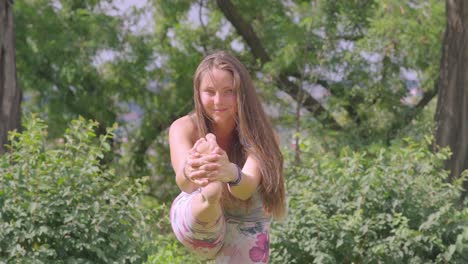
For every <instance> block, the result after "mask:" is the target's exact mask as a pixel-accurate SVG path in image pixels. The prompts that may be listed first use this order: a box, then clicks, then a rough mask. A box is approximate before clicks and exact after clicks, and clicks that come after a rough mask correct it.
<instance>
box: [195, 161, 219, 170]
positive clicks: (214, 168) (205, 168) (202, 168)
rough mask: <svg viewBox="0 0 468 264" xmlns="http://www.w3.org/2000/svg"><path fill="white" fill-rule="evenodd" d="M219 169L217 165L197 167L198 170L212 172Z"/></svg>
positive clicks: (210, 164)
mask: <svg viewBox="0 0 468 264" xmlns="http://www.w3.org/2000/svg"><path fill="white" fill-rule="evenodd" d="M219 168H221V165H219V164H217V163H208V164H204V165H202V166H200V167H199V169H200V170H204V171H214V170H217V169H219Z"/></svg>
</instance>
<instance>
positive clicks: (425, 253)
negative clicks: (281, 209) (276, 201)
mask: <svg viewBox="0 0 468 264" xmlns="http://www.w3.org/2000/svg"><path fill="white" fill-rule="evenodd" d="M429 142H430V139H428V138H426V140H425V142H424V143H415V142H411V141H410V140H407V141H406V142H405V143H403V144H397V145H395V146H393V147H389V148H374V149H377V150H376V151H373V150H372V149H370V150H368V151H362V152H352V151H350V150H349V149H345V150H343V151H342V152H341V155H339V156H338V157H333V156H321V157H315V158H311V159H310V160H309V161H308V162H307V163H308V164H307V165H304V164H303V165H302V166H305V167H303V168H300V167H299V166H296V167H290V171H289V172H288V173H287V175H288V181H287V183H288V197H289V198H288V199H289V216H288V218H287V219H286V221H285V222H283V223H279V224H278V223H276V224H275V225H274V226H273V235H272V238H273V241H272V245H271V248H272V256H271V259H272V262H273V263H467V262H468V209H467V208H465V207H464V204H462V203H461V202H460V192H461V182H462V179H459V180H457V181H456V182H454V183H453V184H449V183H447V182H446V178H447V176H448V173H447V172H446V171H444V170H443V169H441V168H442V166H441V164H442V160H444V159H445V158H446V157H447V156H448V153H447V152H446V151H445V152H441V153H436V154H434V153H432V152H431V151H430V147H429ZM465 176H466V174H465ZM465 205H466V204H465Z"/></svg>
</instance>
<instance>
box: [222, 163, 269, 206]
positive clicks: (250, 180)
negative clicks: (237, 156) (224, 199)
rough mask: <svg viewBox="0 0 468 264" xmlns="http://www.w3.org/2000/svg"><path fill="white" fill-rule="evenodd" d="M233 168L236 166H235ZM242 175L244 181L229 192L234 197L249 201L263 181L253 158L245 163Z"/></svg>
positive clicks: (232, 187) (231, 187)
mask: <svg viewBox="0 0 468 264" xmlns="http://www.w3.org/2000/svg"><path fill="white" fill-rule="evenodd" d="M233 166H236V165H234V164H233ZM234 168H235V173H236V174H237V168H236V167H234ZM241 173H242V180H241V181H240V183H239V185H236V186H230V187H229V191H230V192H231V194H232V195H233V196H234V197H236V198H238V199H241V200H247V199H249V198H250V197H251V196H252V195H253V194H254V192H255V191H256V190H257V187H258V185H259V184H260V182H261V179H262V177H261V173H260V169H259V167H258V163H257V160H255V159H254V158H253V157H251V156H249V157H247V161H246V162H245V164H244V167H243V168H242V170H241Z"/></svg>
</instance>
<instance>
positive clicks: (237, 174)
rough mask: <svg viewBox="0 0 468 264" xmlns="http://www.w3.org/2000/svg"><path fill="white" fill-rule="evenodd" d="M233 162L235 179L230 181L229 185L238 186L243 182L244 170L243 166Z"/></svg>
mask: <svg viewBox="0 0 468 264" xmlns="http://www.w3.org/2000/svg"><path fill="white" fill-rule="evenodd" d="M231 164H232V167H233V171H234V173H233V175H234V176H233V180H231V181H229V182H228V184H229V186H237V185H239V183H240V182H241V180H242V170H241V168H240V167H239V166H238V165H236V164H234V163H231Z"/></svg>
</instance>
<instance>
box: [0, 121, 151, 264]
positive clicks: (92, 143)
mask: <svg viewBox="0 0 468 264" xmlns="http://www.w3.org/2000/svg"><path fill="white" fill-rule="evenodd" d="M96 125H97V124H96V123H93V122H89V121H85V120H83V119H82V118H80V119H79V120H74V121H73V122H72V123H71V125H70V127H69V128H68V129H67V131H66V133H65V135H64V138H63V140H57V141H56V142H55V143H53V144H51V143H50V142H49V143H48V142H47V141H46V134H47V130H46V126H45V124H44V122H42V121H41V120H38V119H36V118H29V119H28V120H27V121H26V124H25V131H24V133H22V134H18V133H12V134H11V135H10V139H11V142H12V143H11V146H10V151H9V152H8V153H6V154H5V155H3V156H2V157H0V175H1V177H0V208H1V209H0V262H1V260H3V261H6V262H9V263H10V262H16V263H140V262H143V261H144V260H145V259H146V257H147V255H148V254H149V253H148V251H149V249H148V244H149V243H150V241H151V232H149V229H150V228H151V223H152V222H154V220H152V218H153V217H152V216H151V213H152V212H151V211H149V210H145V209H144V208H142V207H141V206H140V194H142V193H143V187H144V186H143V182H144V179H143V180H131V179H129V178H122V177H118V176H117V175H116V174H115V172H114V171H113V170H112V169H108V168H105V166H104V165H102V164H101V163H102V162H101V161H102V160H101V159H102V158H103V156H104V154H105V153H106V152H108V151H109V150H110V146H109V144H108V143H107V142H108V139H109V138H110V137H112V132H111V131H109V132H108V133H107V134H106V135H101V136H99V137H97V136H96V135H95V134H94V132H93V130H94V128H95V127H96Z"/></svg>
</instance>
